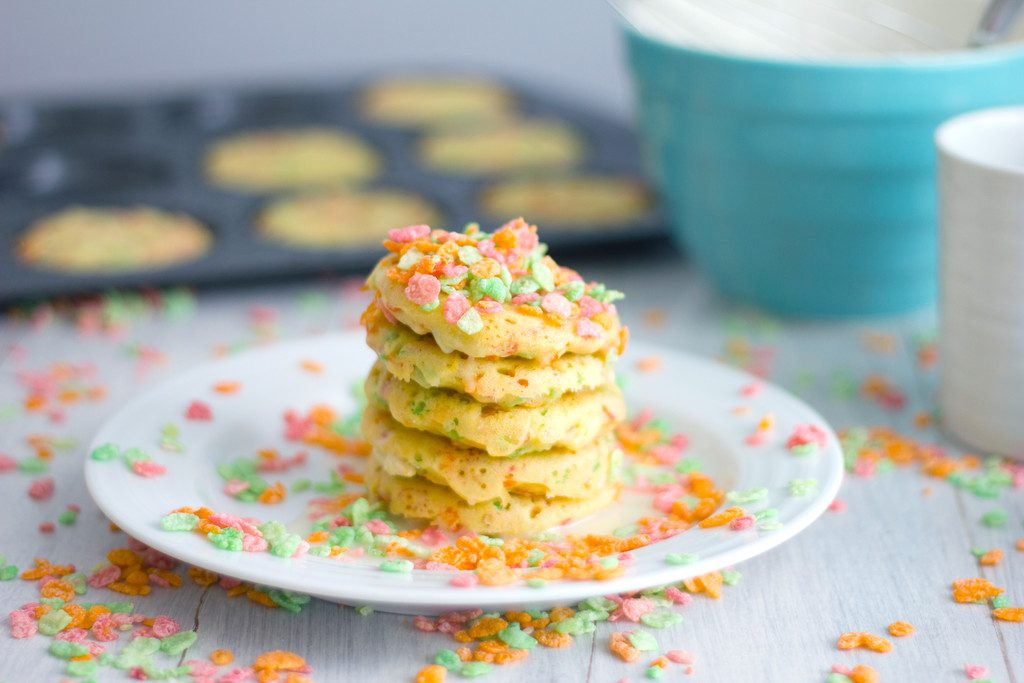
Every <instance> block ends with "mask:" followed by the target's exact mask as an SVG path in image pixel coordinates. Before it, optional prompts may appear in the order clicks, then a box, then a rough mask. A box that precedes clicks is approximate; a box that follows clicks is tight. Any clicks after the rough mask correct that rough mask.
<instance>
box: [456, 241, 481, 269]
mask: <svg viewBox="0 0 1024 683" xmlns="http://www.w3.org/2000/svg"><path fill="white" fill-rule="evenodd" d="M483 258H484V257H483V254H481V253H480V250H479V249H477V248H476V247H474V246H471V245H468V244H467V245H465V246H461V247H459V260H460V261H462V265H464V266H471V265H473V264H474V263H479V262H480V261H482V260H483Z"/></svg>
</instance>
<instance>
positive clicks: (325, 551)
mask: <svg viewBox="0 0 1024 683" xmlns="http://www.w3.org/2000/svg"><path fill="white" fill-rule="evenodd" d="M306 552H308V553H309V555H310V556H311V557H327V556H328V555H330V554H331V548H330V547H329V546H326V545H312V546H310V547H309V550H307V551H306Z"/></svg>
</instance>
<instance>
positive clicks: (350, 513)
mask: <svg viewBox="0 0 1024 683" xmlns="http://www.w3.org/2000/svg"><path fill="white" fill-rule="evenodd" d="M343 514H345V516H346V517H348V518H349V520H350V521H351V522H352V526H362V525H363V524H366V523H367V522H369V521H370V502H369V501H368V500H366V499H365V498H359V499H358V500H356V501H354V502H353V503H352V505H350V506H349V507H348V510H346V511H345V513H343Z"/></svg>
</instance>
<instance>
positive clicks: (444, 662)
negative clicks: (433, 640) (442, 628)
mask: <svg viewBox="0 0 1024 683" xmlns="http://www.w3.org/2000/svg"><path fill="white" fill-rule="evenodd" d="M434 664H438V665H440V666H443V667H444V668H446V669H448V670H449V671H454V670H455V669H458V668H459V667H460V666H462V660H461V659H459V656H458V655H457V654H455V650H438V651H437V654H436V655H434Z"/></svg>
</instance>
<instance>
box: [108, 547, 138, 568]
mask: <svg viewBox="0 0 1024 683" xmlns="http://www.w3.org/2000/svg"><path fill="white" fill-rule="evenodd" d="M107 560H108V561H109V562H110V564H112V565H115V566H117V567H130V566H132V565H135V564H142V558H141V557H139V556H138V555H136V554H135V553H133V552H132V551H131V550H128V548H115V549H113V550H111V551H110V552H109V553H107Z"/></svg>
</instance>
